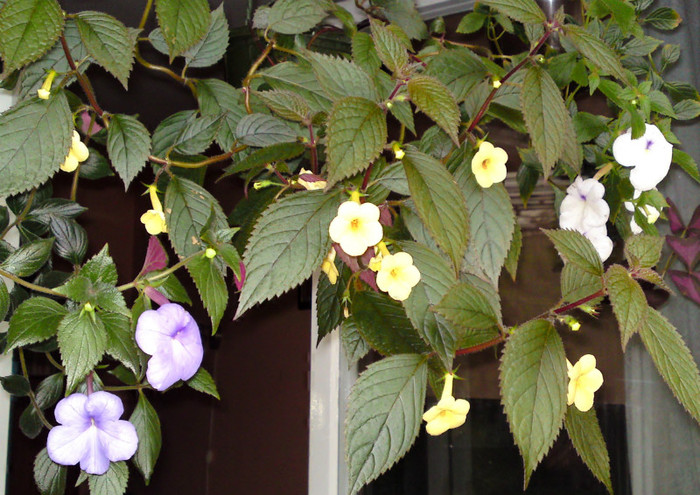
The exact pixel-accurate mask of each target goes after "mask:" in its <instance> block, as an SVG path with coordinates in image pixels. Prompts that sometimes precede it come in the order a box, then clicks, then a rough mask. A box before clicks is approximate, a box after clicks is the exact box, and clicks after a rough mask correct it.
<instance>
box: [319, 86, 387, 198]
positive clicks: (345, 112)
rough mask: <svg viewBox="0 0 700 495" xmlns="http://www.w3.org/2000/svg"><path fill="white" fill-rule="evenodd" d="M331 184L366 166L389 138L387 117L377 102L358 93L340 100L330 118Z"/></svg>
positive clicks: (329, 153)
mask: <svg viewBox="0 0 700 495" xmlns="http://www.w3.org/2000/svg"><path fill="white" fill-rule="evenodd" d="M327 134H328V147H327V149H326V154H327V159H328V162H327V167H328V185H329V186H330V185H333V184H335V183H336V182H338V181H339V180H341V179H344V178H345V177H350V176H352V175H354V174H356V173H357V172H360V171H362V170H364V169H366V168H367V167H368V166H369V164H370V162H372V161H374V159H375V158H377V157H378V156H379V154H380V153H381V151H382V149H383V148H384V144H385V143H386V140H387V125H386V117H385V116H384V112H382V109H381V108H380V107H379V106H378V105H377V104H376V103H374V102H372V101H370V100H367V99H364V98H358V97H348V98H343V99H342V100H339V101H338V102H337V103H336V104H335V105H334V107H333V111H332V112H331V114H330V116H329V118H328V128H327Z"/></svg>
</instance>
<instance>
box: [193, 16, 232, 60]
mask: <svg viewBox="0 0 700 495" xmlns="http://www.w3.org/2000/svg"><path fill="white" fill-rule="evenodd" d="M228 38H229V30H228V21H227V20H226V16H225V15H224V4H223V2H222V3H221V5H219V8H217V9H216V10H214V11H213V12H212V13H211V15H210V20H209V28H208V30H207V33H206V34H205V35H204V38H202V39H201V40H200V41H199V42H197V44H196V45H194V46H193V47H192V48H190V49H189V50H187V51H186V52H185V53H184V56H185V62H186V64H187V66H188V67H209V66H210V65H214V64H215V63H217V62H218V61H219V60H221V58H222V57H223V56H224V54H225V53H226V48H227V47H228Z"/></svg>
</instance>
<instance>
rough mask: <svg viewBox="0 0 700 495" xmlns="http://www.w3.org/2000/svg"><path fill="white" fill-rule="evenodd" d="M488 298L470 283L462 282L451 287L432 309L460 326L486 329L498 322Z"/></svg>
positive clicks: (495, 310) (498, 315) (494, 309)
mask: <svg viewBox="0 0 700 495" xmlns="http://www.w3.org/2000/svg"><path fill="white" fill-rule="evenodd" d="M497 309H498V308H497V307H494V304H492V302H491V300H490V298H489V297H488V296H487V295H486V294H484V293H483V292H482V291H480V290H479V289H478V288H477V287H475V286H473V285H472V284H469V283H466V282H462V283H460V284H457V285H455V286H454V287H452V288H451V289H450V290H449V291H448V292H447V293H446V294H445V297H443V298H442V300H441V301H440V302H439V303H438V304H436V305H435V307H434V310H435V311H437V312H438V313H439V314H441V315H442V316H444V317H445V318H447V319H448V320H449V321H451V322H453V323H455V324H456V325H459V326H460V327H464V328H469V329H473V330H486V329H488V328H492V327H494V326H496V325H498V324H499V323H500V319H501V316H500V314H498V313H497Z"/></svg>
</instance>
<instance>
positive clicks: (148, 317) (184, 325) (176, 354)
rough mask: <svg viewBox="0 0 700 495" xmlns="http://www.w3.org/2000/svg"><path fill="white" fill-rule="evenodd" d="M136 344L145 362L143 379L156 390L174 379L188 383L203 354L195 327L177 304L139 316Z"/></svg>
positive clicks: (173, 382) (173, 381) (167, 386)
mask: <svg viewBox="0 0 700 495" xmlns="http://www.w3.org/2000/svg"><path fill="white" fill-rule="evenodd" d="M136 343H137V344H138V345H139V347H140V348H141V350H142V351H143V352H145V353H146V354H149V355H151V356H152V357H151V359H149V360H148V369H147V370H146V378H148V383H150V384H151V386H152V387H153V388H155V389H156V390H161V391H162V390H165V389H167V388H169V387H171V386H172V385H174V384H175V383H176V382H177V381H178V380H189V379H190V378H192V376H194V374H195V373H196V372H197V370H198V369H199V366H200V365H201V364H202V357H203V355H204V351H203V349H202V337H201V335H200V334H199V327H198V326H197V322H196V321H194V318H192V315H190V314H189V313H188V312H187V311H185V309H184V308H183V307H182V306H180V305H179V304H174V303H170V304H164V305H162V306H161V307H160V308H158V309H157V310H155V311H154V310H151V309H149V310H147V311H144V312H143V313H141V316H140V317H139V321H138V323H137V324H136Z"/></svg>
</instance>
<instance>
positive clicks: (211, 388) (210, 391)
mask: <svg viewBox="0 0 700 495" xmlns="http://www.w3.org/2000/svg"><path fill="white" fill-rule="evenodd" d="M187 385H188V386H189V387H191V388H193V389H194V390H196V391H197V392H202V393H203V394H207V395H211V396H212V397H214V398H215V399H221V397H220V396H219V391H218V390H217V389H216V383H215V382H214V379H213V378H212V376H211V375H210V374H209V372H208V371H207V370H205V369H204V368H199V369H198V370H197V373H195V374H194V376H193V377H192V378H190V379H189V380H187Z"/></svg>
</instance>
